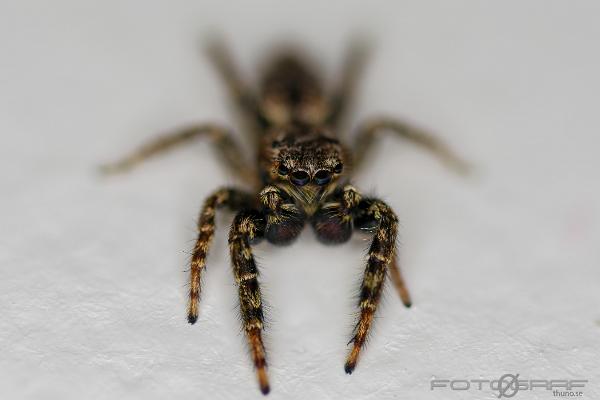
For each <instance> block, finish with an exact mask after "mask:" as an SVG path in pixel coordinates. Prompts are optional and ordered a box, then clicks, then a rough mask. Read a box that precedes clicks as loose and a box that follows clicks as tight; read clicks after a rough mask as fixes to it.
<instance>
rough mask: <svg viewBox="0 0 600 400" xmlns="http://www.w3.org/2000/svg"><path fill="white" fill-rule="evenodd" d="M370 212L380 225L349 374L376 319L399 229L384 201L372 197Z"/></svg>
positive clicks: (364, 286)
mask: <svg viewBox="0 0 600 400" xmlns="http://www.w3.org/2000/svg"><path fill="white" fill-rule="evenodd" d="M367 212H368V214H369V215H371V216H373V218H374V219H375V220H376V221H377V223H378V225H377V228H376V229H375V232H374V235H373V240H372V242H371V247H370V248H369V254H368V256H369V258H368V261H367V267H366V269H365V274H364V277H363V281H362V285H361V289H360V301H359V303H358V306H359V308H360V317H359V320H358V322H357V324H356V327H355V329H354V336H353V337H352V340H351V341H350V343H352V344H353V347H352V351H351V352H350V354H349V355H348V358H347V360H346V365H345V366H344V369H345V371H346V373H348V374H351V373H352V371H354V368H355V367H356V362H357V361H358V356H359V354H360V350H361V348H362V347H363V345H364V344H365V340H366V339H367V335H368V333H369V329H370V327H371V323H372V322H373V316H374V315H375V311H376V309H377V305H378V304H379V300H380V298H381V291H382V288H383V283H384V281H385V277H386V273H387V268H388V265H389V264H390V262H391V261H392V258H393V257H394V252H395V248H396V236H397V231H398V218H397V217H396V215H395V214H394V212H393V211H392V209H391V208H390V207H389V206H387V205H386V204H385V203H383V202H382V201H380V200H373V199H372V200H370V205H369V208H368V210H367Z"/></svg>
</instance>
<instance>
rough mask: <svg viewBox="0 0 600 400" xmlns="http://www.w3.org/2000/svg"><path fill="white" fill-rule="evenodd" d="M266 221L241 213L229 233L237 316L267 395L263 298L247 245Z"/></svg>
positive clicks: (251, 213)
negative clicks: (237, 295) (236, 289)
mask: <svg viewBox="0 0 600 400" xmlns="http://www.w3.org/2000/svg"><path fill="white" fill-rule="evenodd" d="M264 229H265V219H264V217H263V215H262V213H260V212H258V211H255V210H250V211H242V212H240V213H239V214H238V215H237V216H236V217H235V219H234V221H233V225H232V226H231V230H230V231H229V250H230V253H231V263H232V266H233V274H234V276H235V280H236V283H237V285H238V293H239V301H240V313H241V317H242V323H243V328H244V332H245V333H246V338H247V339H248V344H249V346H250V351H251V354H252V361H253V362H254V367H255V368H256V374H257V378H258V384H259V386H260V390H261V392H262V393H263V394H267V393H269V381H268V377H267V363H266V354H265V347H264V344H263V340H262V335H261V332H262V330H263V328H264V315H263V307H262V297H261V293H260V287H259V284H258V280H257V278H258V269H257V267H256V262H255V261H254V256H253V255H252V249H251V247H250V243H251V242H252V241H253V240H255V239H257V238H260V237H262V236H263V235H264Z"/></svg>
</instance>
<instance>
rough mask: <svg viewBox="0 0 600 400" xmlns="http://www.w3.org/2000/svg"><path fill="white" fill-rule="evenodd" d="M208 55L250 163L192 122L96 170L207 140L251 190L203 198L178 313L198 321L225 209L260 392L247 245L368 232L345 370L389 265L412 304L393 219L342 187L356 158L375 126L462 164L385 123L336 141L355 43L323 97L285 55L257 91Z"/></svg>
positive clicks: (357, 64) (359, 50) (264, 385)
mask: <svg viewBox="0 0 600 400" xmlns="http://www.w3.org/2000/svg"><path fill="white" fill-rule="evenodd" d="M209 54H210V58H211V60H212V61H213V62H214V64H215V65H216V68H217V70H218V72H219V73H220V75H221V77H222V78H223V80H224V81H225V84H226V86H227V89H228V90H229V92H230V94H231V96H232V97H233V100H234V103H235V105H236V106H237V109H238V111H239V112H240V114H241V115H242V116H243V117H244V122H245V123H246V126H247V127H248V130H250V131H251V132H252V134H253V138H254V143H255V151H256V155H257V163H256V166H254V167H253V166H252V165H251V164H246V162H245V160H244V150H242V149H241V148H239V147H238V145H237V144H236V142H235V141H234V140H233V138H232V136H231V134H230V132H229V131H228V129H226V128H223V127H221V126H217V125H209V124H200V125H194V126H189V127H187V128H184V129H181V130H178V131H176V132H173V133H171V134H168V135H165V136H162V137H160V138H158V139H157V140H155V141H152V142H150V143H148V144H147V145H145V146H142V147H141V148H140V149H138V150H137V151H135V152H133V153H132V154H131V155H129V156H127V157H125V158H124V159H122V160H121V161H118V162H116V163H114V164H109V165H107V166H105V171H106V172H119V171H124V170H127V169H129V168H131V167H133V166H134V165H136V164H138V163H140V162H141V161H143V160H145V159H147V158H149V157H152V156H155V155H157V154H159V153H162V152H163V151H165V150H168V149H171V148H173V147H175V146H178V145H181V144H183V143H187V142H189V141H191V140H192V139H196V138H201V137H206V138H208V139H209V140H211V141H212V143H213V144H214V145H215V146H216V149H217V151H218V152H219V153H220V155H221V156H223V158H224V160H225V161H226V164H227V165H228V166H229V168H231V169H232V170H233V171H234V172H235V173H237V175H238V176H239V177H241V178H242V179H243V180H244V181H246V182H248V183H250V184H251V185H253V186H254V191H252V192H246V191H244V190H240V189H237V188H232V187H227V188H222V189H219V190H217V191H215V192H214V193H213V194H211V195H210V196H209V197H208V198H207V199H206V200H205V201H204V204H203V206H202V210H201V212H200V217H199V221H198V232H199V233H198V238H197V241H196V245H195V246H194V250H193V255H192V259H191V269H190V292H189V303H188V306H187V319H188V321H189V323H190V324H193V323H195V322H196V320H197V318H198V301H199V298H200V281H201V279H200V277H201V274H202V272H203V271H204V269H205V267H206V256H207V253H208V249H209V246H210V243H211V241H212V239H213V235H214V231H215V213H216V211H217V209H219V208H222V207H228V208H229V209H231V210H233V211H235V212H237V214H236V216H235V218H234V220H233V224H232V225H231V228H230V230H229V250H230V254H231V263H232V266H233V273H234V276H235V280H236V282H237V286H238V290H239V303H240V311H241V317H242V321H243V328H244V332H245V334H246V337H247V340H248V344H249V346H250V350H251V354H252V360H253V362H254V366H255V368H256V373H257V377H258V383H259V385H260V390H261V391H262V392H263V393H264V394H267V393H268V392H269V382H268V378H267V372H266V366H267V364H266V361H265V357H266V356H265V348H264V345H263V340H262V336H261V335H262V330H263V327H264V325H263V319H264V317H263V305H262V296H261V291H260V286H259V283H258V279H257V278H258V268H257V266H256V263H255V260H254V257H253V255H252V247H251V246H252V244H254V243H256V242H257V241H259V240H260V239H263V238H266V239H267V240H268V241H269V242H271V243H273V244H276V245H287V244H290V243H291V242H292V241H293V240H294V239H296V238H297V237H298V235H299V234H300V232H301V231H302V229H303V228H304V225H305V224H307V223H308V224H310V225H311V226H312V228H313V229H314V230H315V232H316V235H317V237H318V238H319V240H320V241H321V242H323V243H325V244H339V243H343V242H346V241H347V240H348V239H349V238H350V236H351V235H352V231H353V230H354V229H359V230H363V231H367V232H370V233H372V235H373V238H372V241H371V245H370V247H369V251H368V260H367V263H366V268H365V272H364V277H363V281H362V284H361V288H360V300H359V302H358V308H359V310H360V316H359V317H358V321H357V323H356V327H355V329H354V332H353V336H352V339H351V341H350V342H349V343H352V344H353V345H352V350H351V351H350V353H349V355H348V357H347V359H346V363H345V366H344V369H345V371H346V372H347V373H348V374H350V373H352V371H353V370H354V368H355V366H356V362H357V360H358V356H359V354H360V351H361V348H362V347H363V345H364V343H365V339H366V337H367V335H368V333H369V329H370V327H371V323H372V321H373V316H374V314H375V311H376V309H377V305H378V303H379V299H380V296H381V292H382V286H383V283H384V281H385V279H386V275H387V272H388V271H389V272H390V276H391V279H392V281H393V283H394V285H395V287H396V289H397V290H398V293H399V295H400V298H401V299H402V302H403V303H404V305H405V306H406V307H410V305H411V300H410V297H409V294H408V291H407V289H406V286H405V284H404V281H403V279H402V276H401V275H400V270H399V268H398V264H397V262H396V256H395V250H396V236H397V231H398V218H397V217H396V214H395V213H394V211H393V210H392V209H391V208H390V207H389V206H388V205H387V204H385V203H384V202H383V201H381V200H379V199H377V198H375V197H366V196H363V195H361V193H360V192H359V191H358V190H357V189H356V188H355V187H354V186H352V185H351V184H350V178H351V177H352V172H353V171H354V170H356V169H357V168H359V167H361V166H362V164H363V161H364V156H365V154H366V153H367V152H368V150H369V149H370V148H371V147H372V145H373V144H374V143H375V139H377V138H378V135H379V134H381V133H384V132H393V133H395V134H397V135H399V136H401V137H403V138H405V139H408V140H409V141H412V142H414V143H416V144H417V145H420V146H421V147H423V148H425V149H427V150H429V151H431V152H432V153H433V154H435V155H436V156H438V157H439V158H440V159H441V160H442V161H444V162H446V163H447V164H449V165H450V166H452V167H455V168H457V169H459V170H460V169H463V167H464V166H465V164H464V163H463V161H461V160H460V159H459V158H458V157H457V156H456V155H454V154H453V153H452V152H451V151H450V150H449V149H448V148H447V147H446V146H445V145H444V144H443V143H442V142H440V141H439V140H437V139H436V138H434V137H433V136H431V135H429V134H427V133H426V132H423V131H421V130H419V129H416V128H414V127H412V126H409V125H407V124H405V123H402V122H399V121H396V120H393V119H387V118H383V119H376V120H373V121H370V122H368V123H366V124H364V125H363V126H362V127H361V128H360V129H359V131H358V133H357V136H356V139H355V142H354V145H353V146H349V147H347V146H346V145H345V144H343V143H342V141H341V140H340V139H339V138H338V133H339V131H340V124H341V122H342V119H343V118H344V117H345V116H346V114H347V111H348V108H349V105H350V103H351V101H352V100H353V97H354V92H355V88H356V83H357V80H358V76H359V75H360V71H361V70H362V67H363V65H364V61H365V58H366V57H365V54H366V52H365V47H364V46H351V47H350V51H348V54H347V59H346V61H345V64H344V68H343V71H342V73H341V76H340V78H341V79H340V81H339V82H338V85H337V86H336V87H335V89H334V90H333V91H332V93H330V94H326V93H325V90H324V88H323V86H322V84H321V82H320V80H319V76H317V75H316V74H315V73H314V71H313V70H312V69H311V68H309V67H308V66H307V64H306V63H305V62H304V61H303V59H302V58H301V57H299V56H298V55H297V54H296V53H294V52H290V51H284V52H281V53H279V54H278V55H277V56H276V57H274V59H273V60H272V62H271V63H270V64H269V67H268V68H266V71H265V73H264V75H263V77H262V81H261V85H260V91H259V92H258V93H255V91H254V90H251V89H250V88H249V86H247V85H246V84H245V83H244V81H243V80H242V79H241V78H240V76H239V75H238V73H237V70H236V68H235V66H234V63H233V62H232V60H231V58H230V56H229V54H228V52H227V51H226V50H225V48H224V47H223V46H222V45H220V44H213V45H212V46H210V47H209Z"/></svg>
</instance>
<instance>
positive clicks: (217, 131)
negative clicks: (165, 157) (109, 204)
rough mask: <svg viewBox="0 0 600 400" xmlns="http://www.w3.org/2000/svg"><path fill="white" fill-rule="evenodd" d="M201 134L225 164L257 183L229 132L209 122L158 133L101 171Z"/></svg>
mask: <svg viewBox="0 0 600 400" xmlns="http://www.w3.org/2000/svg"><path fill="white" fill-rule="evenodd" d="M201 137H206V138H209V139H210V140H211V142H212V143H213V145H214V147H215V150H217V152H218V154H219V155H220V156H221V158H222V159H223V161H224V162H225V164H226V166H227V167H228V168H229V169H230V170H231V171H232V172H233V173H235V174H237V175H238V176H240V177H241V178H242V179H244V181H246V182H251V183H253V184H255V183H257V174H256V173H255V172H254V169H253V168H251V167H249V166H248V164H247V163H246V162H245V157H244V156H243V153H242V151H241V149H240V148H239V146H238V145H237V143H236V142H235V141H234V140H233V137H232V135H231V133H230V132H229V131H228V130H227V129H225V128H222V127H219V126H215V125H210V124H204V125H192V126H188V127H185V128H182V129H178V130H176V131H174V132H171V133H168V134H165V135H163V136H160V137H158V138H156V139H154V140H152V141H150V142H148V143H146V144H144V145H142V146H141V147H140V148H139V149H137V150H135V151H134V152H133V153H131V154H129V155H128V156H126V157H124V158H123V159H121V160H119V161H117V162H114V163H111V164H105V165H103V166H102V167H101V171H102V172H103V173H105V174H113V173H119V172H125V171H128V170H130V169H131V168H133V167H135V166H137V165H138V164H140V163H141V162H143V161H145V160H147V159H149V158H151V157H154V156H156V155H159V154H161V153H163V152H165V151H168V150H171V149H173V148H174V147H178V146H181V145H183V144H185V143H188V142H190V141H191V140H193V139H198V138H201Z"/></svg>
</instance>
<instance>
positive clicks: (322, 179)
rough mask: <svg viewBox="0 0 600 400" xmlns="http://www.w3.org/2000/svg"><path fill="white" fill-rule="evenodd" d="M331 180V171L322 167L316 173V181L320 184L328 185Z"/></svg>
mask: <svg viewBox="0 0 600 400" xmlns="http://www.w3.org/2000/svg"><path fill="white" fill-rule="evenodd" d="M330 181H331V172H329V171H327V170H326V169H320V170H318V171H317V173H316V174H315V183H316V184H317V185H319V186H322V185H326V184H328V183H329V182H330Z"/></svg>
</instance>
